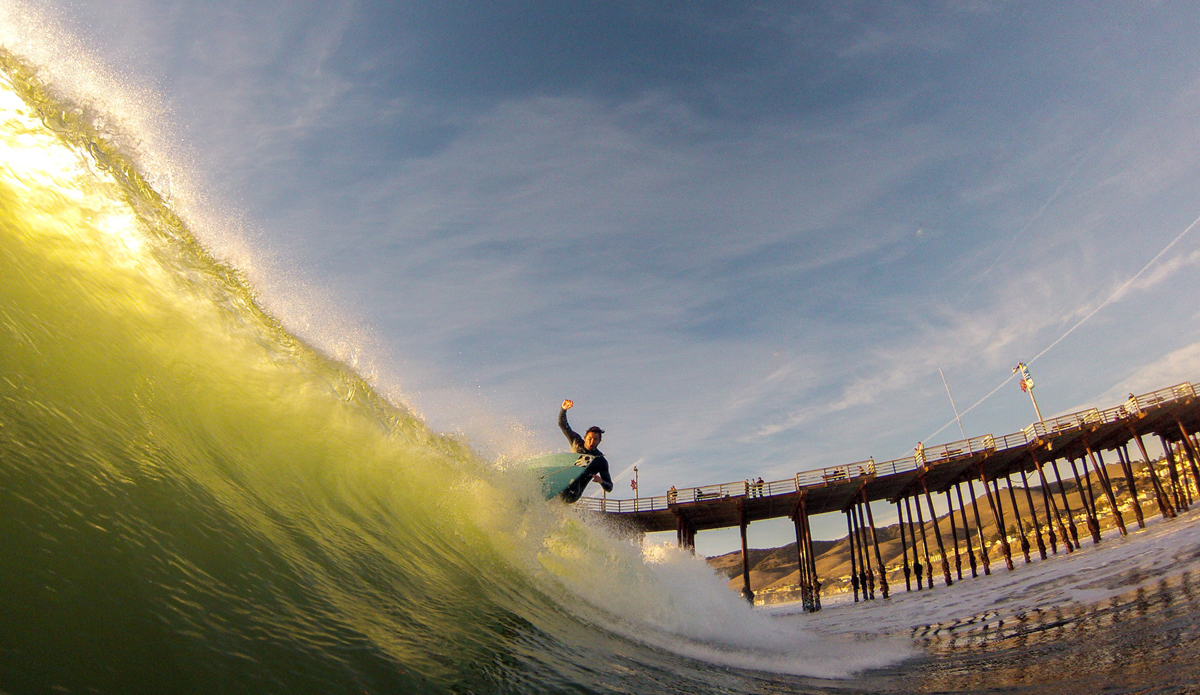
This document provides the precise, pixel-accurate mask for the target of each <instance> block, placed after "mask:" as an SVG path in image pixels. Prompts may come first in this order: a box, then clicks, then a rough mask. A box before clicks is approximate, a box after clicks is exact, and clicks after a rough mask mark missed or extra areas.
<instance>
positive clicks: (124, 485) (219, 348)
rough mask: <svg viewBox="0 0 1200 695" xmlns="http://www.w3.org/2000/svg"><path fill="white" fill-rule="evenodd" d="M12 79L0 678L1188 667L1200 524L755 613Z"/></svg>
mask: <svg viewBox="0 0 1200 695" xmlns="http://www.w3.org/2000/svg"><path fill="white" fill-rule="evenodd" d="M53 67H54V66H49V68H53ZM0 73H2V75H0V539H2V541H0V542H2V543H3V545H2V552H0V691H3V692H5V693H49V692H67V693H76V692H79V693H83V692H89V693H175V692H184V693H193V692H194V693H243V692H245V693H289V694H301V693H416V692H432V693H442V692H449V693H468V692H476V693H543V692H544V693H610V692H628V693H646V692H662V693H691V694H697V693H747V692H750V693H839V692H876V691H884V692H992V691H1003V692H1014V691H1017V692H1024V691H1030V692H1078V691H1075V690H1071V689H1070V688H1071V687H1072V686H1073V685H1079V684H1080V683H1084V682H1085V681H1083V680H1080V678H1081V677H1082V676H1080V675H1079V674H1081V673H1082V674H1088V673H1091V674H1099V675H1097V676H1096V677H1095V678H1093V680H1092V681H1086V682H1088V683H1091V684H1095V683H1098V682H1103V683H1107V684H1110V685H1112V688H1113V689H1112V690H1111V691H1112V692H1181V691H1182V690H1181V689H1180V688H1182V687H1183V685H1184V684H1187V683H1194V682H1197V678H1196V676H1197V669H1196V668H1195V667H1194V666H1192V663H1193V662H1194V661H1195V657H1196V656H1197V653H1196V650H1195V649H1194V647H1192V644H1194V639H1192V638H1194V634H1193V632H1194V630H1193V628H1191V627H1190V626H1191V622H1192V618H1193V617H1194V616H1195V615H1196V610H1195V608H1196V606H1195V603H1194V599H1193V596H1194V595H1200V592H1197V590H1196V589H1195V588H1194V582H1195V578H1196V577H1200V574H1197V572H1200V566H1198V565H1197V560H1196V557H1195V556H1196V550H1195V549H1196V547H1197V541H1198V540H1200V538H1198V537H1197V535H1196V533H1194V532H1193V531H1192V528H1193V526H1194V525H1195V521H1196V519H1195V518H1194V516H1193V515H1194V514H1195V513H1192V514H1185V515H1182V516H1181V517H1180V518H1179V519H1178V520H1176V521H1173V522H1171V523H1169V524H1167V523H1161V524H1152V525H1151V526H1150V528H1148V529H1146V530H1145V531H1141V532H1139V533H1137V534H1134V535H1133V536H1131V537H1130V538H1127V539H1117V538H1115V537H1114V538H1112V539H1111V540H1109V539H1106V540H1105V542H1104V544H1102V545H1101V546H1097V547H1096V548H1090V547H1085V549H1084V550H1085V551H1086V552H1080V553H1076V554H1075V555H1073V556H1071V557H1070V558H1066V557H1058V558H1054V559H1052V560H1050V561H1046V562H1041V563H1035V564H1034V565H1030V566H1021V567H1020V568H1019V570H1018V571H1016V572H1013V573H1011V574H1009V573H998V574H995V575H993V576H992V577H990V578H987V579H980V580H976V581H974V582H972V581H965V582H961V583H959V584H957V585H956V586H955V587H953V588H948V589H943V588H941V587H939V588H937V589H935V590H933V591H926V592H921V593H919V594H917V593H914V594H908V595H901V596H898V597H897V598H896V599H894V600H891V601H887V602H884V601H877V602H874V603H871V604H859V605H853V604H845V603H842V604H839V603H838V602H836V601H831V602H829V604H830V605H829V607H828V608H827V609H826V610H824V611H822V612H821V613H819V614H816V615H811V616H809V615H803V614H799V613H797V612H795V609H794V608H792V609H789V608H786V607H784V608H776V609H772V610H762V609H758V610H756V609H752V608H751V607H749V606H748V605H747V604H746V603H745V602H744V601H743V600H741V599H740V598H739V597H738V596H737V595H736V594H734V593H732V592H730V591H728V590H727V589H726V588H725V586H724V581H723V580H722V579H721V578H719V577H717V576H715V575H714V574H713V573H712V571H711V570H710V569H709V568H708V567H707V566H706V564H705V563H704V562H703V561H702V560H701V559H697V558H694V557H692V556H691V555H690V554H688V553H685V552H680V551H679V550H678V549H675V548H673V547H670V546H654V545H646V546H642V545H639V544H637V543H634V542H629V541H624V540H620V539H619V534H613V533H610V532H609V529H606V528H605V527H604V523H603V522H601V521H600V520H599V519H596V518H593V517H588V516H586V515H583V514H581V513H579V512H577V511H576V510H574V509H573V508H571V507H567V506H565V505H561V504H546V503H545V502H543V501H542V500H541V496H540V492H539V490H538V487H537V485H536V483H535V482H534V481H532V480H530V479H529V478H528V477H527V476H525V475H522V474H521V472H520V471H519V470H509V469H506V468H505V466H503V465H499V464H497V463H496V462H494V461H488V460H483V459H481V458H480V457H478V456H477V455H476V454H475V453H474V452H473V451H472V449H471V447H470V443H469V442H464V441H461V440H459V439H456V438H454V437H449V436H445V435H441V434H438V433H435V432H431V431H430V430H429V429H427V428H426V427H425V426H424V424H423V423H422V421H421V420H420V418H418V417H416V416H414V415H413V414H412V413H410V412H408V411H407V410H405V409H404V408H403V407H402V406H398V405H396V404H394V403H391V402H389V401H388V400H386V399H384V398H382V397H380V396H379V395H378V394H377V393H376V392H375V391H374V390H373V389H372V388H371V386H370V384H369V383H368V382H367V381H366V380H365V379H364V378H363V377H361V376H360V375H359V374H357V373H356V372H355V371H354V370H353V369H352V368H350V367H348V366H346V365H345V364H342V363H339V362H338V361H336V360H334V359H331V358H329V357H327V356H325V355H324V354H322V353H321V352H320V351H318V350H315V349H313V348H312V347H310V346H308V345H307V344H305V343H304V341H302V340H300V339H298V338H297V337H295V336H294V335H293V334H291V333H289V332H288V331H287V330H286V329H285V328H284V325H283V324H282V323H280V321H278V320H277V319H276V318H275V317H273V316H271V315H270V314H268V313H267V312H265V311H264V310H263V309H262V308H261V305H260V302H259V300H258V298H257V296H256V293H255V289H254V288H253V287H252V286H251V285H250V283H249V282H248V281H247V280H246V279H245V277H244V275H243V273H242V271H241V270H240V269H239V268H238V267H236V266H235V265H233V264H231V263H228V262H223V261H221V260H218V259H217V258H215V257H214V256H213V255H212V254H211V253H210V252H209V251H208V250H207V249H206V247H205V246H204V245H203V244H201V243H200V242H199V241H198V239H201V238H205V231H206V230H203V229H193V228H191V227H189V223H187V222H185V221H184V218H185V217H187V216H186V215H182V214H181V212H180V211H181V210H182V209H183V208H184V207H186V206H187V204H188V201H187V200H185V199H183V198H182V197H179V196H177V195H176V194H174V193H173V192H172V191H171V190H169V189H170V188H171V187H170V181H171V178H170V176H168V175H166V174H165V173H164V171H165V169H164V168H162V167H165V166H166V165H165V164H164V163H163V160H162V159H161V158H159V157H157V156H156V153H155V152H154V151H152V149H153V148H152V147H150V146H149V145H147V143H150V142H152V141H153V138H152V137H151V135H152V134H151V133H145V132H141V131H140V130H139V128H141V126H139V125H138V124H137V123H136V121H131V122H121V121H120V120H119V119H116V120H114V117H113V116H112V114H113V113H114V111H113V109H112V108H111V106H110V104H108V103H107V102H106V101H105V100H104V99H102V98H101V97H100V96H97V94H95V93H89V91H88V89H87V87H86V86H80V84H83V82H82V81H81V82H80V84H72V85H65V84H59V83H56V82H55V81H54V76H55V75H56V74H64V73H63V72H62V71H58V72H56V71H55V70H54V69H47V66H45V65H42V64H39V63H37V62H36V60H35V59H34V58H29V57H26V56H23V55H22V54H21V53H20V52H18V51H13V50H12V49H11V47H6V48H5V50H4V51H3V52H2V53H0ZM105 98H111V97H108V96H106V97H105ZM172 166H177V164H172ZM173 195H176V197H172V196H173ZM1131 654H1141V656H1140V657H1139V659H1140V661H1138V663H1143V666H1142V667H1138V668H1132V667H1127V665H1128V664H1130V663H1133V661H1131V660H1130V659H1129V655H1131ZM1184 657H1190V658H1184ZM1123 659H1124V661H1123ZM1144 664H1149V665H1151V666H1154V668H1152V669H1147V668H1145V667H1144ZM1126 676H1128V677H1126ZM1096 678H1098V679H1099V680H1096ZM1163 684H1166V685H1165V687H1167V688H1168V689H1165V690H1155V688H1158V687H1163ZM1089 687H1090V685H1089ZM1170 688H1175V689H1170Z"/></svg>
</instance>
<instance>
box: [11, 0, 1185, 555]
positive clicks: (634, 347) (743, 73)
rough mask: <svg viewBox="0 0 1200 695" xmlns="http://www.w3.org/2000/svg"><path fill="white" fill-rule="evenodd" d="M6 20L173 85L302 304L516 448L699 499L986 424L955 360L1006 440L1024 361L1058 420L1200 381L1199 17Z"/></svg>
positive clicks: (539, 12)
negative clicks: (721, 486)
mask: <svg viewBox="0 0 1200 695" xmlns="http://www.w3.org/2000/svg"><path fill="white" fill-rule="evenodd" d="M797 5H800V6H797ZM0 6H3V7H2V8H0V9H2V16H3V24H4V29H5V31H4V34H5V36H7V37H9V38H8V39H7V40H8V41H9V42H22V43H23V44H24V43H32V40H31V39H28V38H20V39H18V38H12V37H13V36H14V35H19V33H18V34H14V29H13V27H16V26H18V25H20V24H21V23H22V22H23V21H27V20H28V19H29V18H30V17H32V16H35V15H34V12H35V11H36V21H37V22H38V23H40V24H50V23H58V24H61V26H62V28H63V31H62V32H61V33H59V32H52V33H51V37H52V38H51V40H50V41H49V43H54V42H56V41H60V39H61V36H63V35H70V36H74V37H75V38H76V39H78V40H79V41H80V42H81V44H82V50H83V52H85V53H86V54H88V55H91V56H94V57H95V63H96V64H97V65H102V66H104V67H103V69H104V70H106V71H109V72H111V73H113V74H116V75H119V76H120V77H119V78H120V80H122V81H123V82H124V83H125V84H127V85H130V86H131V88H136V89H137V90H141V91H140V92H139V93H142V94H145V95H151V96H146V97H145V99H146V101H147V103H152V104H153V105H154V107H153V108H152V109H150V110H151V111H153V112H154V113H157V114H159V115H160V117H158V118H154V119H150V120H148V121H147V122H146V123H143V125H142V126H140V127H143V128H145V129H147V130H148V131H154V133H155V136H154V137H151V136H150V135H147V136H146V137H145V140H146V141H147V142H148V143H149V142H155V143H161V146H162V148H163V149H164V150H167V151H170V152H171V153H172V154H173V156H174V157H175V160H176V161H179V160H184V161H185V162H186V164H185V166H183V168H182V169H181V170H180V172H181V173H179V177H178V182H182V181H183V180H184V179H187V180H188V181H190V182H192V186H193V187H192V188H189V189H188V190H203V191H204V195H203V196H202V197H200V196H195V197H194V198H193V199H192V201H191V203H190V205H191V207H190V209H191V210H192V211H193V213H194V217H195V219H197V220H198V221H207V222H205V223H204V224H201V225H198V228H197V231H198V232H199V234H200V236H201V237H202V238H203V239H205V240H206V241H207V242H208V243H209V244H210V245H211V246H212V248H213V249H214V250H215V251H216V252H217V253H218V254H220V255H222V256H224V257H227V258H230V259H232V260H233V261H234V262H235V263H237V264H238V265H239V266H240V267H242V268H243V269H245V270H246V271H247V273H248V274H249V275H250V277H251V278H252V279H253V281H254V282H255V284H256V285H257V286H258V287H259V288H261V289H262V292H263V298H264V301H265V303H266V304H267V305H268V306H269V307H270V308H271V309H272V310H273V311H274V312H275V313H277V314H278V315H279V316H280V317H281V318H283V319H284V320H285V322H286V323H287V324H288V325H289V326H291V327H292V328H293V329H294V330H296V331H297V332H299V333H301V334H302V335H304V336H305V337H307V338H309V339H310V340H312V341H313V342H314V343H316V344H317V345H319V346H320V347H322V348H324V349H325V350H327V351H329V352H331V353H332V354H335V355H338V356H339V357H341V358H343V359H346V360H347V361H350V362H351V363H353V364H356V365H357V366H358V368H359V369H360V370H362V371H363V372H365V373H366V374H368V375H370V376H371V377H372V378H374V379H375V382H376V383H377V384H378V386H379V388H380V390H381V391H383V392H385V393H388V394H390V395H392V396H393V397H394V398H396V399H397V400H400V401H403V402H405V403H407V404H409V405H410V406H411V407H412V408H413V409H414V410H415V411H417V412H418V413H420V414H421V415H422V416H423V417H425V418H426V420H427V421H428V422H429V423H430V425H431V426H433V427H434V428H436V429H439V430H444V431H453V432H461V433H462V434H463V435H464V436H466V437H467V438H469V439H470V441H472V442H473V443H474V444H475V445H476V447H477V448H478V449H479V450H481V451H483V452H484V453H486V454H487V455H489V456H496V455H501V454H510V455H519V454H522V453H528V452H532V451H546V450H552V449H557V448H559V447H560V446H561V445H562V443H563V442H562V441H561V440H560V435H559V434H558V432H557V428H556V427H555V424H554V423H555V417H556V416H557V408H558V404H559V403H560V402H561V400H562V399H563V398H572V399H574V400H575V402H576V409H575V410H574V411H572V421H573V423H574V424H576V425H578V426H579V427H580V428H582V427H586V426H588V425H591V424H599V425H601V426H602V427H604V428H605V429H606V430H607V432H608V434H607V435H606V437H605V441H604V445H603V448H604V450H605V451H606V453H607V454H608V455H609V458H610V459H611V461H612V463H613V469H614V470H613V472H614V473H615V474H621V475H622V477H621V478H620V479H619V480H618V483H617V490H618V491H622V492H624V491H628V490H629V486H628V479H629V477H630V476H631V473H630V472H629V468H630V467H631V466H632V465H634V464H635V463H636V464H637V465H638V467H639V470H640V479H641V483H642V494H643V495H652V494H662V493H663V491H665V489H666V488H667V487H668V486H670V485H672V484H674V485H678V486H680V487H684V486H690V485H696V484H708V483H716V482H723V481H730V480H739V479H743V478H747V477H753V476H760V475H761V476H762V477H764V478H766V479H780V478H786V477H789V476H790V475H792V474H793V473H794V472H796V471H799V470H808V469H812V468H818V467H821V466H827V465H836V464H839V463H846V462H850V461H856V460H860V459H865V458H867V457H868V456H874V457H875V458H876V459H878V460H884V459H889V458H894V457H899V456H904V455H907V454H908V453H909V452H911V449H912V446H913V445H914V444H915V443H916V442H917V441H918V440H925V441H926V443H927V444H928V443H930V442H935V443H936V442H943V441H949V440H953V439H958V438H959V437H960V436H961V435H960V434H959V431H958V427H957V425H954V424H951V425H950V426H949V427H945V428H944V429H943V427H944V426H945V425H947V424H948V423H952V421H953V417H954V413H953V411H952V410H951V407H950V403H949V400H948V399H947V397H946V390H945V387H944V386H943V383H942V380H941V376H939V373H938V370H939V368H940V369H941V370H942V371H943V372H944V374H945V377H946V379H947V381H948V383H949V386H950V389H951V391H952V393H953V395H954V398H955V400H956V402H957V404H958V407H959V409H960V410H966V409H967V408H969V407H971V406H972V405H975V404H977V405H975V407H974V408H973V409H971V410H970V411H969V412H967V413H966V414H964V416H963V426H964V428H965V429H966V433H967V435H968V436H973V435H977V434H983V433H986V432H994V433H997V434H1003V433H1008V432H1012V431H1015V430H1018V429H1020V428H1021V427H1023V426H1025V425H1026V424H1028V423H1029V422H1030V421H1032V420H1033V419H1034V416H1033V412H1032V407H1031V406H1030V404H1029V401H1028V398H1027V397H1026V396H1025V395H1024V394H1022V393H1021V392H1020V390H1019V389H1018V388H1017V386H1016V383H1015V382H1010V383H1009V384H1007V386H1005V387H1004V388H1001V389H1000V390H999V391H997V392H995V394H994V395H992V396H991V397H989V398H986V399H985V396H988V394H989V393H992V392H993V390H994V389H996V387H997V386H999V385H1001V384H1002V383H1003V382H1004V381H1005V380H1006V379H1008V378H1009V377H1010V376H1011V369H1012V367H1013V366H1014V365H1015V364H1016V363H1017V362H1018V361H1019V360H1024V361H1026V362H1029V363H1030V368H1031V370H1032V372H1033V375H1034V377H1035V379H1036V381H1037V384H1038V388H1037V393H1038V399H1039V404H1040V405H1041V407H1042V410H1043V412H1044V413H1045V414H1046V415H1047V416H1049V415H1050V414H1053V413H1062V412H1068V411H1072V410H1076V409H1079V408H1080V407H1083V406H1091V405H1101V406H1107V405H1112V404H1115V403H1116V402H1117V401H1119V400H1120V399H1121V397H1122V396H1123V395H1124V394H1125V393H1126V392H1128V391H1144V390H1149V389H1153V388H1158V387H1161V386H1166V385H1170V384H1174V383H1177V382H1180V381H1194V380H1200V307H1198V306H1197V302H1196V299H1197V297H1198V296H1200V292H1197V288H1196V278H1197V270H1198V268H1200V231H1188V232H1186V233H1185V230H1188V229H1189V227H1190V225H1192V223H1193V221H1194V220H1196V219H1197V217H1198V216H1200V185H1198V184H1200V119H1198V118H1197V117H1196V114H1197V113H1200V51H1197V50H1196V48H1195V37H1196V36H1198V35H1200V7H1198V6H1194V5H1190V4H1184V3H1149V2H1147V3H1120V4H1118V3H1092V4H1089V3H1055V4H1053V6H1051V7H1045V6H1043V4H1042V3H1018V2H1013V3H1009V2H953V3H930V2H917V3H903V2H896V3H873V2H863V3H850V2H844V3H824V4H818V3H788V2H757V3H756V2H746V3H640V2H556V3H532V2H513V3H482V2H438V3H419V4H408V3H398V2H370V1H368V0H358V1H353V2H304V1H301V0H280V1H275V0H260V1H257V2H254V3H245V2H241V1H235V0H228V1H225V0H217V1H212V2H199V1H189V0H179V1H177V2H172V3H162V2H152V1H150V0H95V1H91V0H74V1H72V2H50V1H35V2H31V3H30V4H28V5H24V4H19V3H17V2H15V0H8V1H6V2H2V3H0ZM30 50H31V51H32V50H33V49H30ZM45 50H49V49H45ZM72 50H73V51H78V50H79V49H78V48H74V49H72ZM50 53H53V50H50ZM63 70H66V69H65V68H63ZM148 146H149V145H148ZM180 153H183V154H182V155H181V154H180ZM178 188H179V190H180V191H182V190H183V188H184V186H183V184H182V183H178ZM179 195H180V197H181V198H183V197H185V196H183V194H182V193H180V194H179ZM213 220H219V221H220V222H219V223H214V222H213ZM1181 234H1182V237H1181V236H1180V235H1181ZM1173 241H1174V243H1173V245H1172V242H1173ZM1164 249H1166V252H1165V253H1162V255H1161V256H1158V254H1159V253H1160V252H1162V251H1163V250H1164ZM1156 256H1157V258H1156ZM1152 260H1153V263H1151V261H1152ZM1139 273H1141V274H1140V275H1139ZM1131 280H1132V281H1131ZM1097 309H1098V310H1097ZM1093 312H1094V313H1093ZM1084 319H1086V320H1084ZM1081 320H1083V323H1082V324H1080V323H1079V322H1080V321H1081ZM1077 324H1078V327H1077V328H1075V329H1074V330H1071V329H1072V327H1074V326H1076V325H1077ZM1068 331H1069V333H1068ZM1064 334H1067V335H1066V337H1065V338H1063V339H1062V340H1061V342H1057V343H1056V341H1058V340H1059V339H1060V338H1061V337H1062V336H1063V335H1064ZM1051 346H1053V347H1052V348H1051V349H1049V350H1047V348H1050V347H1051ZM981 400H982V402H980V401H981ZM939 430H940V431H939ZM935 432H936V433H937V434H934V433H935ZM622 496H624V495H622ZM786 526H787V524H784V525H783V527H778V526H766V527H764V528H765V530H764V531H762V532H756V529H758V525H757V524H756V525H755V526H754V527H752V530H751V541H752V544H755V545H773V544H778V543H784V542H787V541H788V540H789V537H788V533H789V532H788V531H787V529H786ZM780 528H782V529H783V530H780ZM833 528H836V524H835V525H834V526H833ZM733 538H734V534H719V533H712V534H700V537H699V538H698V542H699V543H700V550H701V551H702V552H723V551H725V550H729V549H732V548H733V547H734V545H735V541H734V540H732V539H733Z"/></svg>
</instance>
